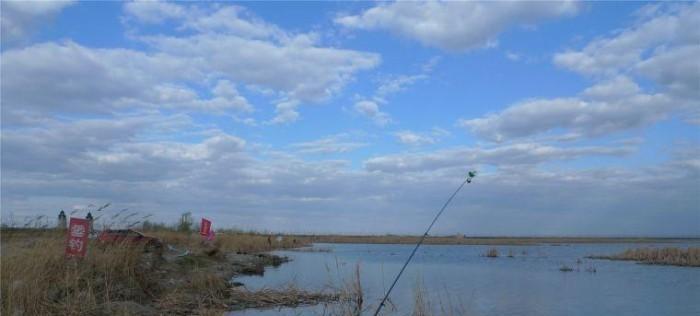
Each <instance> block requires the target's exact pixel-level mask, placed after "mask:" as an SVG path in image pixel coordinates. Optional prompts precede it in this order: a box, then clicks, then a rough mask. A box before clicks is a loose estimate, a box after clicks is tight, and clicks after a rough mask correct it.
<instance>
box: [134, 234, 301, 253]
mask: <svg viewBox="0 0 700 316" xmlns="http://www.w3.org/2000/svg"><path fill="white" fill-rule="evenodd" d="M146 233H147V234H149V235H152V236H155V237H158V238H160V239H161V240H163V241H164V242H166V243H169V244H174V245H178V246H180V247H184V248H188V249H201V248H202V246H203V243H202V238H201V236H199V234H198V233H182V232H177V231H172V230H157V231H147V232H146ZM310 242H311V239H310V238H308V237H295V236H280V238H277V236H276V235H267V234H258V233H245V232H229V231H223V232H217V233H216V238H215V241H214V242H213V246H215V247H216V248H218V249H220V250H221V251H223V252H237V253H258V252H264V251H270V250H277V249H291V248H298V247H303V246H308V245H310Z"/></svg>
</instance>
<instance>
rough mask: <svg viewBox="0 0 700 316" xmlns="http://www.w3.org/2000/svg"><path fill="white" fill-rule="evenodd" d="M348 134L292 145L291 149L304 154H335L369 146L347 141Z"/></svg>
mask: <svg viewBox="0 0 700 316" xmlns="http://www.w3.org/2000/svg"><path fill="white" fill-rule="evenodd" d="M348 136H349V135H347V134H339V135H332V136H328V137H324V138H321V139H317V140H314V141H309V142H302V143H295V144H291V145H290V147H292V148H294V149H295V150H297V151H298V152H299V153H302V154H333V153H346V152H350V151H353V150H356V149H358V148H362V147H366V146H367V145H368V144H367V143H363V142H357V141H350V140H347V139H348V138H349V137H348Z"/></svg>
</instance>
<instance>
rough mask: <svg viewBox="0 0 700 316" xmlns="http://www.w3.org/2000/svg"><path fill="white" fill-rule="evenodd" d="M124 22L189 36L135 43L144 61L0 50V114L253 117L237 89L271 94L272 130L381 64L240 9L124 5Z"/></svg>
mask: <svg viewBox="0 0 700 316" xmlns="http://www.w3.org/2000/svg"><path fill="white" fill-rule="evenodd" d="M188 9H192V10H191V12H192V13H191V14H190V11H188ZM125 12H126V14H127V16H129V17H131V18H132V19H135V20H137V21H138V22H140V23H144V22H149V23H158V22H162V21H164V19H172V20H175V21H177V23H180V24H181V25H182V27H185V28H191V29H192V30H193V31H194V33H186V34H185V35H182V36H176V35H151V36H140V35H138V33H137V34H134V35H132V36H133V37H134V38H136V39H139V40H141V41H143V43H144V44H146V45H148V46H149V49H148V50H145V51H139V50H133V49H122V48H90V47H86V46H83V45H80V44H77V43H75V42H72V41H66V42H62V43H56V42H47V43H40V44H35V45H31V46H28V47H25V48H17V49H9V50H6V51H4V52H3V53H2V68H3V72H2V77H3V78H2V79H3V80H2V90H3V92H4V94H3V113H4V114H8V117H13V114H12V113H10V112H13V111H24V112H27V111H34V112H37V113H99V114H109V113H113V112H115V111H121V110H125V109H129V108H134V107H139V108H141V107H144V106H147V107H154V108H178V109H184V110H189V111H202V112H214V113H224V112H250V111H252V110H253V106H252V105H251V104H250V103H249V102H248V100H247V99H246V97H245V96H243V95H242V94H241V93H240V92H239V91H238V90H237V89H236V85H238V84H243V85H247V86H256V87H260V88H261V89H270V90H272V91H275V92H277V93H278V97H281V98H282V99H284V100H286V101H283V102H279V101H278V102H277V116H276V117H275V118H274V119H273V121H275V122H292V121H294V120H296V119H297V118H298V116H299V113H298V112H297V111H296V108H297V106H298V105H299V104H301V103H303V102H322V101H325V100H327V99H328V98H330V97H332V96H333V95H335V94H337V93H338V92H339V91H340V90H341V89H342V88H343V87H344V86H345V85H346V84H347V83H348V82H349V81H351V80H352V79H353V77H354V75H355V74H356V73H357V72H359V71H362V70H367V69H371V68H373V67H375V66H376V65H377V64H378V63H379V62H380V57H379V55H377V54H374V53H365V52H359V51H354V50H346V49H338V48H331V47H324V46H323V45H321V44H320V43H318V41H317V38H316V37H315V36H314V35H313V34H293V33H289V32H284V31H282V30H281V29H279V28H277V27H276V26H274V25H271V24H268V23H266V22H264V21H262V20H260V19H257V18H255V17H253V16H252V15H251V14H249V13H247V11H245V10H244V9H242V8H239V7H229V6H206V7H201V8H200V7H199V6H195V5H192V6H191V7H189V6H181V5H179V4H173V3H150V2H148V3H128V4H126V5H125ZM184 12H187V14H185V13H184ZM3 16H4V15H3ZM227 17H232V18H236V19H237V20H239V22H240V23H238V22H236V23H234V22H235V21H233V20H230V19H227ZM215 21H220V22H221V23H224V22H228V23H233V24H232V25H228V24H226V25H221V26H219V25H218V24H217V22H215ZM245 23H247V24H245ZM244 24H245V25H247V26H245V25H244ZM263 29H267V30H268V31H264V32H263V33H265V34H262V33H261V34H251V33H250V32H253V31H254V30H263ZM10 78H11V79H10ZM202 86H204V87H202ZM14 116H17V115H14ZM3 121H6V120H5V119H3Z"/></svg>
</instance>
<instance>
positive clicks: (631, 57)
mask: <svg viewBox="0 0 700 316" xmlns="http://www.w3.org/2000/svg"><path fill="white" fill-rule="evenodd" d="M638 16H639V20H638V21H637V22H635V23H634V24H633V25H632V26H630V27H628V28H625V29H623V30H621V31H618V32H616V33H614V34H612V35H610V36H606V37H602V38H598V39H595V40H593V41H591V42H589V43H588V44H586V45H585V46H584V47H583V48H582V49H580V50H567V51H565V52H561V53H558V54H556V55H555V56H554V58H553V61H554V63H555V64H557V65H559V66H560V67H564V68H567V69H570V70H573V71H576V72H578V73H581V74H584V75H588V76H592V77H594V78H596V79H598V80H601V79H602V80H609V78H614V77H619V76H625V77H629V78H632V77H641V78H644V79H651V82H652V83H654V84H655V88H657V90H659V91H661V92H662V93H663V94H664V95H666V96H667V97H668V98H672V99H673V102H674V103H676V106H675V107H674V108H673V109H674V110H679V109H680V110H681V112H685V114H686V115H687V117H689V119H688V121H689V122H691V123H692V122H693V121H694V119H693V117H695V115H696V114H697V110H696V109H697V106H698V102H697V100H698V97H699V96H700V63H698V62H697V57H696V56H697V55H698V54H700V44H699V43H700V31H698V30H700V4H698V3H692V4H690V3H689V4H678V5H669V6H651V5H650V6H646V7H644V8H642V9H640V10H639V12H638ZM627 86H628V87H626V89H629V84H628V85H627ZM668 109H670V108H668ZM667 112H669V111H667Z"/></svg>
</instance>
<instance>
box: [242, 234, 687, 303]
mask: <svg viewBox="0 0 700 316" xmlns="http://www.w3.org/2000/svg"><path fill="white" fill-rule="evenodd" d="M645 246H650V247H664V246H675V247H687V246H693V247H698V246H700V244H691V245H688V244H671V245H669V244H572V245H542V246H496V247H495V248H497V249H498V250H499V252H500V254H501V257H499V258H486V257H483V254H484V253H485V252H486V250H487V249H489V248H491V246H441V245H427V246H422V247H421V249H420V250H419V252H418V253H417V254H416V257H415V258H414V260H413V262H412V263H411V265H409V267H408V268H407V269H406V271H405V272H404V276H403V277H402V279H401V280H400V281H399V283H398V284H397V286H396V288H395V289H394V291H393V292H392V295H391V299H392V302H393V304H394V306H396V310H395V311H394V312H393V313H391V314H392V315H410V312H411V310H412V308H413V302H414V291H415V288H416V284H418V283H421V284H422V288H423V289H424V290H425V291H426V292H428V296H429V298H430V300H431V302H433V305H434V307H435V308H438V307H439V305H440V302H443V303H442V305H443V306H448V305H449V306H453V307H460V308H461V309H462V310H463V311H464V313H466V314H467V315H582V316H583V315H616V316H622V315H630V316H632V315H635V316H637V315H654V316H659V315H679V316H682V315H700V268H687V267H671V266H652V265H641V264H635V263H634V262H627V261H607V260H589V259H585V258H583V257H585V256H587V255H592V254H613V253H617V252H620V251H623V250H625V249H627V248H637V247H645ZM314 247H316V248H327V249H331V252H288V251H281V252H276V253H277V254H280V255H285V256H289V257H291V258H292V259H293V261H292V262H289V263H286V264H283V265H282V266H280V267H278V268H274V269H268V270H267V271H266V272H265V276H263V277H257V276H250V277H243V278H239V279H237V280H238V281H240V282H243V283H245V284H246V287H247V288H249V289H258V288H276V287H283V286H287V285H289V284H294V285H296V286H299V287H301V288H305V289H311V290H321V289H324V288H328V287H329V286H331V287H333V286H340V285H342V284H343V282H347V281H349V280H351V279H352V274H353V273H354V270H355V268H356V266H357V265H358V264H359V266H360V271H361V281H362V286H363V290H364V295H365V301H366V302H367V303H368V304H372V305H373V306H376V304H378V301H379V300H380V299H381V297H382V294H383V293H384V291H385V289H386V288H388V287H389V285H390V283H391V281H392V279H393V277H394V276H395V275H396V273H397V272H398V271H399V269H400V268H401V265H402V264H403V261H404V260H405V259H406V258H407V256H408V255H409V253H410V251H411V250H412V247H413V246H412V245H366V244H316V245H314ZM509 253H512V254H513V255H514V257H513V258H509V257H507V255H508V254H509ZM579 259H580V260H581V263H577V260H579ZM563 265H566V266H569V267H571V268H573V269H574V271H572V272H561V271H559V268H560V267H562V266H563ZM588 268H595V270H596V272H595V273H591V272H587V271H586V270H587V269H588ZM448 302H450V303H448ZM325 308H327V307H324V306H313V307H305V308H296V309H272V310H248V311H243V312H235V313H232V314H234V315H314V314H319V315H320V314H322V313H323V311H324V309H325ZM368 314H371V313H368Z"/></svg>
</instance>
